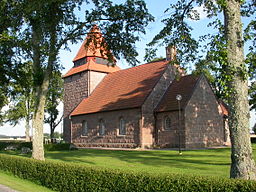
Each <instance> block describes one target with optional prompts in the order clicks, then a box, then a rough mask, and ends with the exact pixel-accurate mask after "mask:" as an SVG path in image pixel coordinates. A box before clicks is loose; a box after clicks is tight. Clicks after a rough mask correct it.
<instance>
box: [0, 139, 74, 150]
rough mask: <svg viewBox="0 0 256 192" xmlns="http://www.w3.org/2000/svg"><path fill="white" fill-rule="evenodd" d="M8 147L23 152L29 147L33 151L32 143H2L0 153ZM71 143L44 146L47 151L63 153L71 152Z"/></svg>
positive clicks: (0, 142)
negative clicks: (24, 148) (22, 150)
mask: <svg viewBox="0 0 256 192" xmlns="http://www.w3.org/2000/svg"><path fill="white" fill-rule="evenodd" d="M8 146H14V147H15V148H16V149H17V150H21V148H22V147H28V148H30V149H32V142H21V141H0V151H3V150H4V149H5V148H6V147H8ZM69 149H70V144H69V143H54V144H53V143H50V144H44V150H45V151H62V150H69Z"/></svg>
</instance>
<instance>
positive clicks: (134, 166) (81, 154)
mask: <svg viewBox="0 0 256 192" xmlns="http://www.w3.org/2000/svg"><path fill="white" fill-rule="evenodd" d="M255 147H256V146H255ZM46 158H47V159H48V160H55V161H56V160H57V161H65V162H73V163H79V164H83V165H88V166H96V167H104V168H111V169H120V170H126V171H133V172H148V173H152V174H166V173H168V174H170V173H171V174H172V173H173V174H176V173H178V174H192V175H208V176H221V177H228V176H229V168H230V148H224V149H223V148H222V149H205V150H192V151H183V152H182V155H179V154H178V152H177V151H171V150H148V151H120V150H119V151H114V150H98V149H80V150H77V151H61V152H59V151H55V152H47V153H46Z"/></svg>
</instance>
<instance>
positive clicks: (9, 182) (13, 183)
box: [0, 171, 52, 192]
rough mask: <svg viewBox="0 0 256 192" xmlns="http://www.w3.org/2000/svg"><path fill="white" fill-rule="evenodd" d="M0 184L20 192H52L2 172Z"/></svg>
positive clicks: (0, 173)
mask: <svg viewBox="0 0 256 192" xmlns="http://www.w3.org/2000/svg"><path fill="white" fill-rule="evenodd" d="M0 184H2V185H5V186H8V187H10V188H12V189H14V190H18V191H21V192H22V191H24V192H32V191H33V192H52V190H50V189H48V188H46V187H42V186H40V185H37V184H35V183H33V182H30V181H27V180H24V179H20V178H18V177H15V176H13V175H11V174H9V173H6V172H3V171H0Z"/></svg>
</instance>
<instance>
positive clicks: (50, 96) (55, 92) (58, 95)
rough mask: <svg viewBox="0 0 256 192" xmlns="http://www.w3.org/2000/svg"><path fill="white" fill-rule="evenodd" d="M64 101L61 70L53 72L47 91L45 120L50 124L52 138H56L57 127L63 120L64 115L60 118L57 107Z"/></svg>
mask: <svg viewBox="0 0 256 192" xmlns="http://www.w3.org/2000/svg"><path fill="white" fill-rule="evenodd" d="M61 101H63V79H62V77H61V72H59V71H56V72H53V74H52V77H51V79H50V84H49V88H48V93H47V101H46V108H45V112H46V113H47V116H46V118H45V120H44V122H45V123H47V124H49V126H50V138H51V139H53V138H54V131H55V128H56V127H57V126H58V125H59V124H60V122H61V121H62V118H63V115H62V116H61V117H60V118H59V119H58V116H59V110H58V109H57V107H58V106H59V104H60V102H61Z"/></svg>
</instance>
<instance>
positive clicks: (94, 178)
mask: <svg viewBox="0 0 256 192" xmlns="http://www.w3.org/2000/svg"><path fill="white" fill-rule="evenodd" d="M0 169H2V170H4V171H9V172H11V173H13V174H15V175H17V176H19V177H21V178H24V179H29V180H31V181H34V182H36V183H38V184H41V185H43V186H46V187H48V188H51V189H53V190H56V191H63V192H65V191H67V192H69V191H72V192H76V191H92V192H94V191H95V192H100V191H113V192H117V191H118V192H130V191H135V192H136V191H138V192H151V191H161V192H165V191H172V192H181V191H182V192H207V191H209V192H210V191H211V192H212V191H214V192H215V191H225V192H247V191H248V192H249V191H251V192H253V191H256V182H254V181H244V180H235V179H225V178H214V177H200V176H193V177H191V176H183V175H150V174H141V173H131V172H129V173H128V172H124V171H117V170H110V169H99V168H93V167H88V166H82V165H78V164H72V163H57V162H54V161H45V162H44V161H37V160H33V159H29V158H25V157H17V156H10V155H6V154H0Z"/></svg>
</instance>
